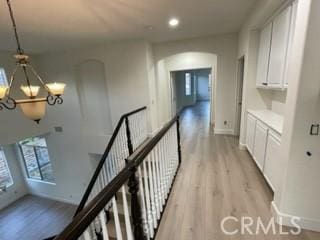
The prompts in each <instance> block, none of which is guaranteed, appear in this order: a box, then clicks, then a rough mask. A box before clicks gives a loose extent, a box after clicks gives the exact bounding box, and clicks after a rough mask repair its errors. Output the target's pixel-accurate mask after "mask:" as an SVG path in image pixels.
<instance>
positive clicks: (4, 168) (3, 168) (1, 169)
mask: <svg viewBox="0 0 320 240" xmlns="http://www.w3.org/2000/svg"><path fill="white" fill-rule="evenodd" d="M12 184H13V180H12V177H11V173H10V170H9V167H8V163H7V159H6V156H5V155H4V151H3V149H2V148H0V188H3V187H4V188H7V187H9V186H11V185H12Z"/></svg>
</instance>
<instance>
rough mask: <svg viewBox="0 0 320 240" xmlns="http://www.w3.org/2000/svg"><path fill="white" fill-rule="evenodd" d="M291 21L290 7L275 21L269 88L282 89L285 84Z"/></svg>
mask: <svg viewBox="0 0 320 240" xmlns="http://www.w3.org/2000/svg"><path fill="white" fill-rule="evenodd" d="M290 19H291V7H288V8H286V9H285V10H284V11H283V12H282V13H281V14H280V15H278V16H277V17H276V18H275V19H274V21H273V25H272V40H271V49H270V59H269V71H268V86H269V87H273V88H281V87H282V86H283V83H284V82H283V81H284V73H285V66H286V57H287V50H288V44H289V31H290Z"/></svg>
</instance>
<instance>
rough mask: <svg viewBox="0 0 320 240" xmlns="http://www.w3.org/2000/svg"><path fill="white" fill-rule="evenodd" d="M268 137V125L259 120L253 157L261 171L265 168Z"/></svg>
mask: <svg viewBox="0 0 320 240" xmlns="http://www.w3.org/2000/svg"><path fill="white" fill-rule="evenodd" d="M267 137H268V127H267V126H266V125H265V124H263V123H262V122H260V121H257V124H256V131H255V138H254V150H253V157H254V159H255V161H256V163H257V165H258V167H259V168H260V170H261V171H263V169H264V162H265V153H266V145H267Z"/></svg>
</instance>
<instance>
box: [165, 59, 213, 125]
mask: <svg viewBox="0 0 320 240" xmlns="http://www.w3.org/2000/svg"><path fill="white" fill-rule="evenodd" d="M200 69H210V72H211V78H209V85H210V86H211V87H210V109H209V110H210V124H211V125H213V127H214V125H215V116H216V112H215V111H216V83H217V81H216V79H217V76H216V71H215V66H212V65H211V66H208V67H207V66H204V67H198V68H179V69H172V70H169V71H168V79H169V88H170V102H169V104H170V112H171V113H170V114H171V118H173V117H174V114H173V104H172V98H173V96H172V91H173V87H172V85H173V84H172V81H173V78H172V73H173V72H177V71H195V70H200Z"/></svg>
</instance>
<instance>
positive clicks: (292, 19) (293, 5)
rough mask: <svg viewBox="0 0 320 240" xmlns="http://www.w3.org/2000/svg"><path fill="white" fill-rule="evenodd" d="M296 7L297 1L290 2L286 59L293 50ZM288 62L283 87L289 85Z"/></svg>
mask: <svg viewBox="0 0 320 240" xmlns="http://www.w3.org/2000/svg"><path fill="white" fill-rule="evenodd" d="M297 9H298V1H294V2H293V3H292V10H291V23H290V33H289V42H288V52H287V59H290V57H291V54H292V52H293V49H292V43H293V37H294V31H295V26H296V18H297ZM288 63H289V61H286V66H285V73H284V88H287V87H288V86H289V81H290V79H289V78H288V77H287V74H288Z"/></svg>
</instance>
